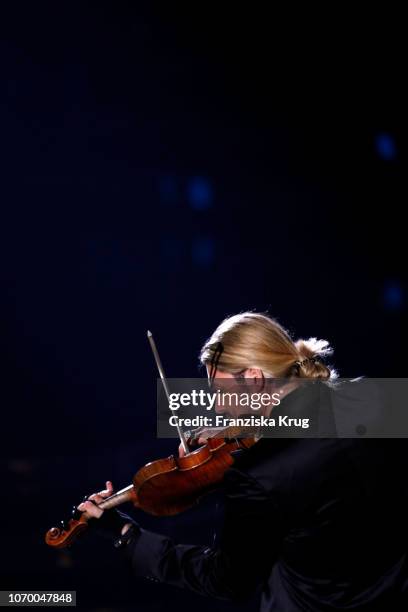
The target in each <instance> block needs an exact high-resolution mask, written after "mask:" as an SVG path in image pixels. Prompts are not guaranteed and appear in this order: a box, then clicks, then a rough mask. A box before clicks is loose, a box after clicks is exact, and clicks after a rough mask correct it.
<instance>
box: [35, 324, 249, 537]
mask: <svg viewBox="0 0 408 612" xmlns="http://www.w3.org/2000/svg"><path fill="white" fill-rule="evenodd" d="M148 339H149V342H150V345H151V348H152V351H153V355H154V357H155V360H156V365H157V367H158V370H159V373H160V377H161V380H162V382H163V386H164V389H165V392H166V395H167V397H168V398H169V390H168V388H167V382H166V379H165V376H164V372H163V367H162V365H161V361H160V357H159V354H158V351H157V348H156V345H155V342H154V339H153V336H152V334H151V332H148ZM177 429H178V434H179V437H180V441H181V446H182V449H183V451H184V455H183V456H175V455H170V456H169V457H166V458H163V459H157V460H156V461H151V462H149V463H147V464H146V465H144V466H143V467H142V468H141V469H139V471H138V472H137V473H136V474H135V475H134V476H133V479H132V484H131V485H129V486H127V487H125V488H123V489H121V490H120V491H117V492H116V493H113V494H112V495H111V496H110V497H108V498H106V499H104V500H103V501H102V502H101V503H99V504H98V507H99V508H101V509H102V510H109V509H111V508H114V507H115V506H118V505H120V504H122V503H125V502H131V503H132V504H133V505H134V506H135V507H136V508H139V509H140V510H143V511H144V512H147V513H148V514H152V515H154V516H172V515H175V514H179V513H181V512H184V511H185V510H187V509H189V508H191V507H193V506H194V505H195V504H197V503H198V502H199V500H200V499H201V498H202V497H203V496H204V495H206V494H207V493H209V492H211V491H213V490H214V489H216V488H217V486H219V485H220V483H221V482H222V480H223V477H224V474H225V472H226V471H227V469H228V468H230V467H231V466H232V465H233V464H234V461H235V457H236V454H237V453H238V451H241V450H247V449H249V448H251V446H253V445H254V444H255V443H256V441H257V440H256V439H255V438H252V437H247V438H238V437H235V436H237V435H239V432H238V431H237V429H236V428H227V429H226V430H224V431H223V432H222V434H223V436H224V437H220V432H217V437H209V438H208V439H207V440H206V442H205V444H203V445H201V446H199V447H198V448H195V449H194V448H193V449H192V448H190V447H189V446H188V444H187V440H186V437H185V435H184V433H183V432H182V431H181V428H180V427H178V426H177ZM200 437H201V438H205V437H206V432H205V430H201V431H200ZM88 520H89V519H88V517H87V516H86V515H85V514H84V513H82V512H80V511H79V510H78V509H77V507H76V506H74V507H73V510H72V516H71V518H70V519H69V520H68V521H61V523H60V526H59V527H52V528H51V529H49V530H48V531H47V533H46V535H45V541H46V543H47V544H48V545H49V546H52V547H53V548H64V547H66V546H70V545H71V544H72V543H73V542H74V540H75V539H76V538H77V537H78V536H79V535H80V534H81V533H83V531H85V530H86V528H87V523H88Z"/></svg>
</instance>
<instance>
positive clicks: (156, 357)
mask: <svg viewBox="0 0 408 612" xmlns="http://www.w3.org/2000/svg"><path fill="white" fill-rule="evenodd" d="M147 339H148V340H149V343H150V347H151V349H152V353H153V357H154V360H155V362H156V366H157V369H158V371H159V374H160V378H161V381H162V383H163V387H164V392H165V393H166V397H167V401H168V402H169V406H170V391H169V387H168V385H167V380H166V377H165V375H164V370H163V366H162V362H161V360H160V356H159V352H158V350H157V346H156V343H155V341H154V338H153V334H152V332H151V331H149V330H148V331H147ZM176 428H177V433H178V436H179V438H180V442H181V445H182V447H183V450H184V452H185V454H186V455H188V454H189V453H190V450H189V448H188V446H187V442H186V438H185V436H184V433H183V431H182V429H181V427H180V423H179V422H178V418H177V419H176Z"/></svg>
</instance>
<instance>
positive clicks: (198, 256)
mask: <svg viewBox="0 0 408 612" xmlns="http://www.w3.org/2000/svg"><path fill="white" fill-rule="evenodd" d="M191 254H192V258H193V262H194V263H195V264H196V265H197V266H201V267H204V268H206V267H208V266H210V265H211V264H212V263H213V262H214V260H215V242H214V240H213V238H196V240H194V242H193V245H192V253H191Z"/></svg>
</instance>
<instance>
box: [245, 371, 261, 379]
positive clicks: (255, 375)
mask: <svg viewBox="0 0 408 612" xmlns="http://www.w3.org/2000/svg"><path fill="white" fill-rule="evenodd" d="M244 377H245V378H259V379H262V370H261V369H260V368H247V369H246V370H245V372H244ZM254 382H255V381H254Z"/></svg>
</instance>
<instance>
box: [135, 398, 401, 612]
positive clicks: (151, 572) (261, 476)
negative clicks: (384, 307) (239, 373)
mask: <svg viewBox="0 0 408 612" xmlns="http://www.w3.org/2000/svg"><path fill="white" fill-rule="evenodd" d="M308 401H309V404H310V402H312V401H313V398H312V397H309V400H308ZM302 405H303V408H304V409H305V411H306V413H307V411H308V409H310V405H309V406H307V405H305V402H304V401H303V400H302ZM407 454H408V453H407V445H406V442H405V440H398V439H394V440H392V439H385V440H381V439H282V438H280V439H266V438H262V439H261V440H260V441H259V442H257V444H256V445H255V446H253V447H252V448H251V449H250V450H248V451H245V452H243V453H242V455H241V456H240V457H239V458H238V459H237V461H236V463H235V465H234V467H233V468H231V469H229V470H228V471H227V473H226V474H225V478H224V493H225V518H224V526H223V530H222V533H221V534H220V538H219V544H218V546H217V547H216V548H214V547H208V546H207V547H206V546H195V545H188V544H176V543H174V542H173V541H172V540H170V539H169V538H167V537H165V536H163V535H160V534H157V533H153V532H150V531H146V530H143V529H142V530H141V531H140V532H139V533H138V535H137V536H135V537H134V538H133V539H130V540H129V543H128V545H127V546H126V554H127V555H128V556H129V557H130V559H131V562H132V566H133V569H134V572H135V574H137V575H140V576H145V577H147V578H150V579H151V580H156V581H159V582H164V583H167V584H172V585H175V586H178V587H185V588H188V589H191V590H193V591H195V592H196V593H200V594H203V595H208V596H213V597H218V598H226V599H232V600H234V599H241V598H245V597H246V596H247V595H250V594H252V593H254V592H255V591H256V589H257V588H260V589H261V591H262V596H261V610H262V611H265V612H266V611H268V612H269V611H279V612H296V611H322V612H323V611H325V612H326V611H327V612H328V611H333V610H353V611H355V610H358V611H363V610H364V611H366V610H367V611H368V610H369V611H373V612H374V611H381V612H385V611H387V612H388V611H390V612H396V611H397V610H408V607H407V600H408V578H407V576H408V572H407V567H408V565H407V564H408V559H407V556H406V553H407V527H406V523H407V517H408V513H407V493H406V491H407V484H406V478H407V469H406V468H407V463H408V460H407V456H406V455H407Z"/></svg>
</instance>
